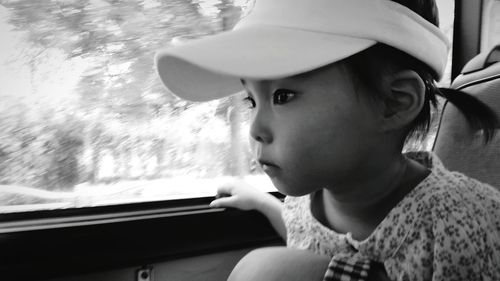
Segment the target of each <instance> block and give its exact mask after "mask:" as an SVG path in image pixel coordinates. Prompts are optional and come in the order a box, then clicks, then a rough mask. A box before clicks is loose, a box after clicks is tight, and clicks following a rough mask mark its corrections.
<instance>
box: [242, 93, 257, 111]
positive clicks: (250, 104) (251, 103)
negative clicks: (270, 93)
mask: <svg viewBox="0 0 500 281" xmlns="http://www.w3.org/2000/svg"><path fill="white" fill-rule="evenodd" d="M243 101H244V102H245V103H247V104H248V107H250V108H255V106H256V103H255V100H254V99H253V98H252V97H251V96H247V97H246V98H244V99H243Z"/></svg>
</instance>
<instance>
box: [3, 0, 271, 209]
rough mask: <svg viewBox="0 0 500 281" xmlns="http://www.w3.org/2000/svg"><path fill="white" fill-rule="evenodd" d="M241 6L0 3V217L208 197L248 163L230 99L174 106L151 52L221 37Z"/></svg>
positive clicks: (252, 176)
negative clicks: (45, 211) (118, 204)
mask: <svg viewBox="0 0 500 281" xmlns="http://www.w3.org/2000/svg"><path fill="white" fill-rule="evenodd" d="M251 4H252V2H251V1H248V0H238V1H237V0H235V1H231V0H221V1H217V0H212V1H209V0H169V1H160V0H143V1H139V0H138V1H114V0H84V1H80V0H78V1H77V0H74V1H67V0H65V1H54V0H52V1H51V0H40V1H31V0H18V1H2V4H1V5H0V33H1V34H2V44H1V47H0V48H1V52H0V80H1V81H0V95H1V97H0V98H1V100H2V102H1V103H0V107H1V108H0V115H1V116H0V138H1V142H0V210H1V212H11V211H27V210H34V209H53V208H68V207H82V206H97V205H103V204H117V203H127V202H137V201H149V200H165V199H175V198H189V197H199V196H213V195H214V194H215V188H216V186H217V185H218V184H220V183H221V182H224V181H226V180H229V179H230V178H231V177H245V178H246V179H247V180H249V181H253V182H255V184H256V186H259V187H262V188H264V189H268V188H269V187H270V186H271V184H270V182H269V181H268V180H267V179H266V177H264V176H263V174H262V173H261V172H260V171H259V170H258V169H257V168H256V165H255V163H254V162H252V160H251V156H250V155H251V153H250V147H249V143H248V139H247V137H246V136H245V134H244V133H243V132H244V131H247V128H246V126H247V123H248V122H247V121H245V120H244V119H242V118H244V116H240V115H241V114H240V113H239V112H242V111H243V110H241V109H240V105H239V103H240V101H239V98H238V97H234V98H231V99H225V100H221V101H214V102H209V103H190V102H186V101H182V100H180V99H178V98H176V97H174V96H173V95H172V94H170V93H168V92H167V90H166V89H165V88H164V87H163V86H162V85H161V83H160V81H159V79H158V77H157V74H156V72H155V69H154V65H153V57H154V52H155V51H156V50H158V49H159V48H162V47H165V46H168V45H172V44H182V42H183V41H186V40H190V39H193V38H198V37H201V36H206V35H209V34H214V33H217V32H221V31H222V30H225V29H230V28H231V27H232V26H233V25H234V24H235V22H236V21H237V20H238V19H239V17H240V16H241V15H242V14H244V13H245V12H246V11H247V10H248V7H249V6H250V5H251Z"/></svg>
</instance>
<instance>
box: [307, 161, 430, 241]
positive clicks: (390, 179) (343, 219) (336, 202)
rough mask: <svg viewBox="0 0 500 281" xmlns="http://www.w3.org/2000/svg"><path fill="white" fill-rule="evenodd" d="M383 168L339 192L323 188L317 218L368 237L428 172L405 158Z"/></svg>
mask: <svg viewBox="0 0 500 281" xmlns="http://www.w3.org/2000/svg"><path fill="white" fill-rule="evenodd" d="M385 171H386V172H385V173H381V174H379V175H377V177H375V178H372V179H370V180H369V181H365V183H359V185H356V186H351V187H350V188H349V189H346V188H344V189H343V190H344V192H342V193H340V194H339V193H335V192H334V191H332V190H330V189H323V194H322V196H321V200H318V201H319V202H318V201H317V202H316V203H320V204H319V205H320V208H319V209H317V210H316V215H318V218H319V219H320V220H323V221H322V222H323V223H325V224H326V225H327V226H329V227H330V228H332V229H333V230H335V231H337V232H340V233H347V232H350V233H351V234H352V236H353V237H354V238H355V239H358V240H363V239H365V238H367V237H368V236H369V235H370V234H371V233H372V232H373V230H374V229H375V228H376V227H377V226H378V224H380V222H381V221H382V220H383V219H384V218H385V217H386V216H387V214H388V213H389V212H390V211H391V210H392V209H393V208H394V207H395V206H396V205H397V204H398V202H400V201H401V200H402V199H403V198H404V197H405V196H406V195H407V194H408V193H409V192H410V191H411V190H412V189H413V188H414V187H415V186H417V185H418V183H420V182H421V181H422V180H423V179H424V178H425V177H426V176H427V175H428V174H429V171H428V170H427V169H426V168H425V167H423V166H422V165H420V164H418V163H417V162H415V161H413V160H410V159H407V158H404V157H403V158H401V160H400V161H397V162H395V163H394V165H392V166H391V167H387V169H386V170H385ZM346 190H348V191H346ZM318 199H319V198H318Z"/></svg>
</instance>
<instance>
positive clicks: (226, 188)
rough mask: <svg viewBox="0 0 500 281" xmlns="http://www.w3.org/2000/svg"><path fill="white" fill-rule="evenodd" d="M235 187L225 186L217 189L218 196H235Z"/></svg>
mask: <svg viewBox="0 0 500 281" xmlns="http://www.w3.org/2000/svg"><path fill="white" fill-rule="evenodd" d="M233 189H234V185H231V184H224V185H221V186H219V187H218V188H217V194H229V195H231V194H233Z"/></svg>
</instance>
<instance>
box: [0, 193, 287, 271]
mask: <svg viewBox="0 0 500 281" xmlns="http://www.w3.org/2000/svg"><path fill="white" fill-rule="evenodd" d="M271 194H273V195H274V196H276V197H278V198H283V196H282V195H280V194H279V193H271ZM213 199H214V198H213V197H204V198H194V199H183V200H172V201H164V202H147V203H134V204H123V205H116V206H103V207H89V208H81V209H66V210H52V211H35V212H27V213H16V214H8V215H7V216H2V217H1V219H0V220H1V222H0V248H1V249H2V251H1V253H0V274H2V277H4V278H6V279H9V280H33V278H35V279H36V280H44V279H50V278H56V277H64V276H72V275H78V274H84V273H91V272H96V271H104V270H111V269H118V268H124V267H129V266H143V265H147V264H151V263H155V262H160V261H168V260H172V259H179V258H183V257H192V256H198V255H204V254H209V253H215V252H224V251H230V250H236V249H245V248H256V247H261V246H265V245H283V244H284V241H283V240H282V239H281V237H280V236H279V235H278V234H277V233H276V231H275V230H274V229H273V227H272V226H271V224H270V223H269V221H268V220H267V219H266V217H265V216H263V215H262V214H260V213H259V212H257V211H240V210H235V209H224V208H216V209H214V208H210V207H209V206H208V204H209V203H210V202H211V201H212V200H213ZM44 215H46V216H45V217H44ZM37 219H43V221H42V222H38V223H37ZM172 226H175V231H172V230H171V229H172ZM7 277H8V278H7Z"/></svg>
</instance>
